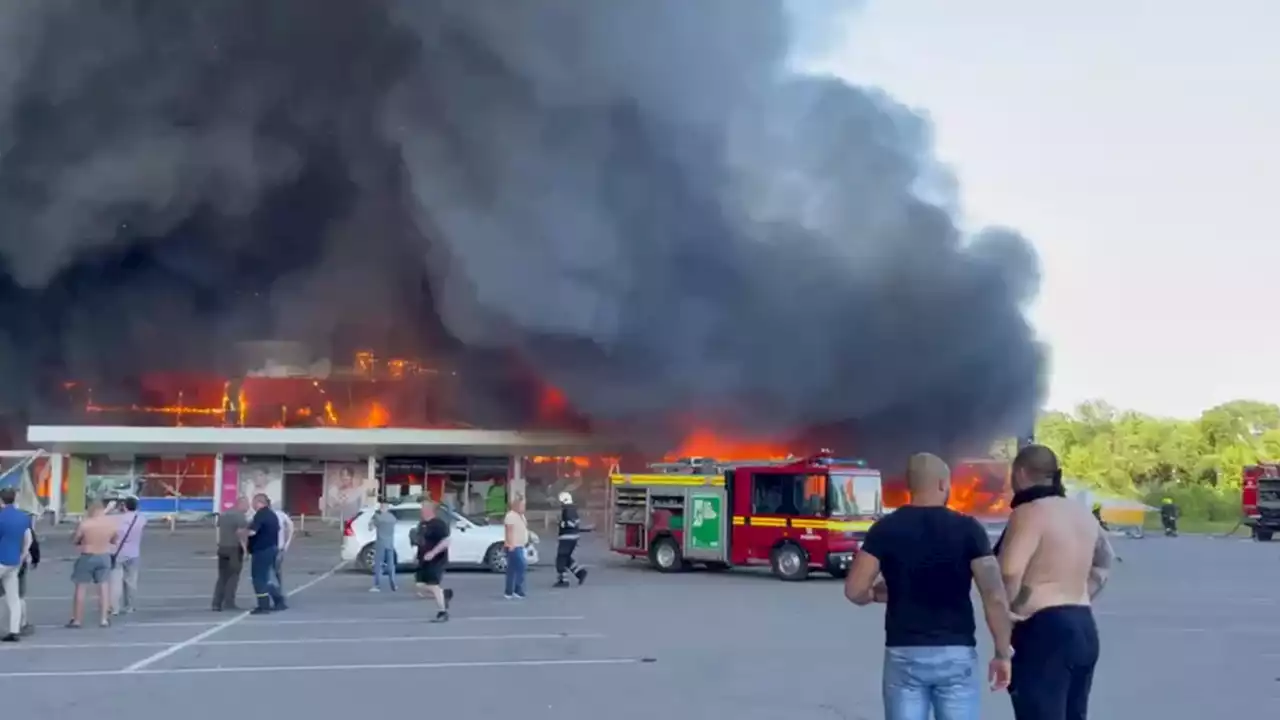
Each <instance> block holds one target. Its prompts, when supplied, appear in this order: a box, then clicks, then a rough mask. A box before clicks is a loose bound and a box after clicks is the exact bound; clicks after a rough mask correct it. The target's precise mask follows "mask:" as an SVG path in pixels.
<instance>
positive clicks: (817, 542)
mask: <svg viewBox="0 0 1280 720" xmlns="http://www.w3.org/2000/svg"><path fill="white" fill-rule="evenodd" d="M649 470H650V471H649V472H647V473H643V474H631V473H619V474H614V475H612V476H610V491H611V492H610V535H609V538H610V547H611V548H612V549H613V551H614V552H617V553H621V554H623V555H629V556H632V557H647V558H648V559H649V562H650V563H651V564H652V565H653V567H655V568H657V569H658V570H659V571H661V572H678V571H681V570H687V569H689V568H690V567H691V566H693V565H694V564H700V565H703V566H705V567H707V568H709V569H714V570H723V569H727V568H730V567H736V566H743V565H768V566H770V567H771V568H772V569H773V573H774V575H776V576H778V577H779V578H781V579H782V580H803V579H805V578H806V577H808V575H809V572H810V571H812V570H819V571H824V572H827V573H830V574H832V575H834V576H836V577H844V575H845V574H846V573H848V571H849V565H850V563H852V561H853V555H854V553H855V552H857V549H858V541H859V540H860V539H861V538H862V536H863V535H864V534H865V533H866V531H867V529H868V528H870V527H871V523H873V522H875V520H876V519H877V518H879V517H880V516H881V515H882V514H883V513H884V512H885V508H884V507H883V504H882V492H881V483H880V472H879V471H878V470H874V469H871V468H868V467H867V465H866V463H865V462H862V461H859V460H838V459H835V458H833V457H831V453H829V452H825V451H824V452H823V453H820V454H818V455H815V456H813V457H809V458H803V459H798V458H793V459H788V460H784V461H777V462H769V461H761V462H755V461H752V462H735V463H722V462H717V461H715V460H713V459H710V458H686V459H683V460H680V461H678V462H674V463H660V464H657V465H651V466H650V468H649Z"/></svg>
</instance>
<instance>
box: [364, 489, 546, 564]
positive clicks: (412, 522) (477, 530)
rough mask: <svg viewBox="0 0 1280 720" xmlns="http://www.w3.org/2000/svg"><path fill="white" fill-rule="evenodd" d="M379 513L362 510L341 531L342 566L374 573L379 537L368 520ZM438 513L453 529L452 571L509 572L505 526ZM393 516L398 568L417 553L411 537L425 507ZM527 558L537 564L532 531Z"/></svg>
mask: <svg viewBox="0 0 1280 720" xmlns="http://www.w3.org/2000/svg"><path fill="white" fill-rule="evenodd" d="M377 510H378V508H376V507H367V508H365V509H363V510H361V511H360V512H359V513H357V514H356V516H355V517H353V518H351V519H350V520H347V522H346V523H345V524H344V525H343V528H342V560H343V562H349V563H354V564H355V565H356V566H357V567H359V568H360V569H361V570H365V571H367V572H373V560H374V558H373V552H374V548H373V545H374V540H375V539H376V537H377V534H376V533H375V532H374V531H373V528H371V527H369V520H370V518H372V517H373V514H374V513H375V512H377ZM436 511H437V512H438V513H439V515H440V517H441V518H442V519H443V520H444V521H445V522H447V523H449V524H450V525H451V526H452V527H453V530H452V532H450V533H449V566H450V567H483V568H488V569H490V570H492V571H493V572H506V570H507V554H506V553H504V552H503V551H502V542H503V540H504V539H505V531H504V528H503V526H501V525H481V524H477V523H474V522H472V521H470V520H468V519H467V518H465V517H463V516H461V515H459V514H457V513H455V512H454V511H453V510H452V509H451V508H449V507H447V506H444V505H441V506H438V507H437V509H436ZM391 513H392V514H393V515H395V517H396V539H395V548H396V564H397V565H401V566H403V565H409V564H412V563H413V562H414V558H415V556H416V553H415V548H414V547H413V545H412V544H411V543H410V542H409V534H410V532H411V531H412V530H413V528H414V527H416V526H417V524H418V521H419V520H421V519H422V504H421V503H402V504H399V505H392V506H391ZM525 557H526V558H527V559H528V562H529V564H530V565H534V564H536V563H537V562H538V536H537V534H535V533H534V532H532V531H530V532H529V544H528V545H527V546H525Z"/></svg>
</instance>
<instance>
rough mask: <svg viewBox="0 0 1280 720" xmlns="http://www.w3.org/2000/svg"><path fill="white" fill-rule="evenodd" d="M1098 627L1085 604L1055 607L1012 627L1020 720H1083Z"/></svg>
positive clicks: (1013, 690) (1012, 693) (1015, 700)
mask: <svg viewBox="0 0 1280 720" xmlns="http://www.w3.org/2000/svg"><path fill="white" fill-rule="evenodd" d="M1098 653H1099V644H1098V626H1097V625H1096V624H1095V623H1094V620H1093V611H1092V610H1090V609H1089V608H1088V607H1085V606H1081V605H1068V606H1061V607H1051V608H1045V609H1044V610H1041V611H1039V612H1037V613H1035V614H1034V615H1032V616H1031V617H1029V618H1027V619H1026V620H1023V621H1021V622H1019V623H1018V624H1017V625H1015V626H1014V628H1013V684H1012V685H1010V686H1009V697H1010V698H1011V699H1012V700H1013V714H1014V717H1016V718H1018V720H1085V718H1087V717H1088V715H1089V690H1090V689H1091V688H1092V686H1093V669H1094V667H1096V666H1097V664H1098Z"/></svg>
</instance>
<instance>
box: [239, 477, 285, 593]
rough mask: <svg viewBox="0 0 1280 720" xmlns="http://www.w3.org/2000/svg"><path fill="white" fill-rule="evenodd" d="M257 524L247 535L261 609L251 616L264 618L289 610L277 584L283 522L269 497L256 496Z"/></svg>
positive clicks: (253, 521) (251, 566)
mask: <svg viewBox="0 0 1280 720" xmlns="http://www.w3.org/2000/svg"><path fill="white" fill-rule="evenodd" d="M253 510H254V513H253V520H252V521H251V522H250V523H249V529H248V530H247V531H246V533H247V534H248V536H249V542H248V547H249V555H250V560H249V577H250V578H252V579H253V593H254V595H256V596H257V598H258V606H257V607H255V608H254V609H253V610H252V611H251V612H252V613H253V614H255V615H263V614H265V613H269V612H271V611H272V610H285V609H286V606H285V604H284V594H283V593H281V592H280V586H279V585H277V584H275V582H273V580H274V579H275V567H276V554H277V553H279V551H280V519H279V518H278V517H276V513H275V511H274V510H272V509H271V499H270V498H268V497H267V496H266V495H263V494H258V495H254V496H253Z"/></svg>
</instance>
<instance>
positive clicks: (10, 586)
mask: <svg viewBox="0 0 1280 720" xmlns="http://www.w3.org/2000/svg"><path fill="white" fill-rule="evenodd" d="M17 499H18V493H17V491H16V490H14V489H13V488H3V489H0V589H3V590H4V604H5V608H6V609H7V611H8V618H7V619H8V621H9V624H8V626H7V629H6V631H5V632H4V634H3V635H0V641H3V642H10V643H11V642H17V641H18V638H19V635H20V633H21V632H22V625H23V610H22V590H21V588H20V587H19V575H20V573H21V572H22V567H23V565H24V563H26V562H27V559H28V557H29V555H30V553H31V544H32V539H33V534H32V532H31V518H30V516H28V515H27V514H26V513H24V512H22V511H21V510H19V509H18V507H17Z"/></svg>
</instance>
